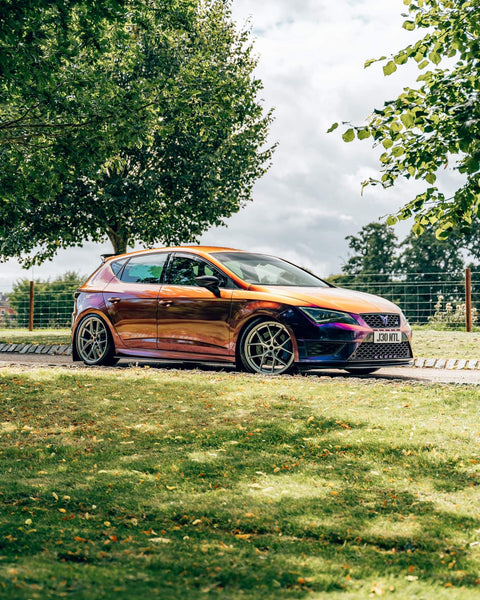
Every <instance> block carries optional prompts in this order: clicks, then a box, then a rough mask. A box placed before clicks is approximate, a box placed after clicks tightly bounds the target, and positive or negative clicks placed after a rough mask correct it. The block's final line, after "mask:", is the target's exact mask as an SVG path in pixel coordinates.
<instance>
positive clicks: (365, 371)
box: [345, 367, 380, 375]
mask: <svg viewBox="0 0 480 600" xmlns="http://www.w3.org/2000/svg"><path fill="white" fill-rule="evenodd" d="M379 370H380V367H374V368H371V369H345V371H347V372H348V373H350V375H370V374H371V373H375V371H379Z"/></svg>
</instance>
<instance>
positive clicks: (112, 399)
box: [0, 368, 480, 600]
mask: <svg viewBox="0 0 480 600" xmlns="http://www.w3.org/2000/svg"><path fill="white" fill-rule="evenodd" d="M472 390H473V391H472ZM0 397H1V404H0V408H1V418H0V431H1V437H0V460H1V465H2V487H1V491H0V595H1V596H3V597H5V598H9V600H11V599H17V598H18V599H27V598H28V599H31V598H42V599H43V598H49V599H50V598H60V597H68V598H74V599H82V600H89V599H91V600H94V599H95V600H98V599H103V598H112V599H113V598H115V599H133V598H141V597H142V596H143V597H145V598H162V599H174V598H175V599H178V598H181V597H185V598H188V599H189V600H191V599H196V598H205V597H212V598H217V597H218V598H229V599H230V598H241V597H249V598H255V599H256V598H258V599H261V600H264V599H270V598H271V599H276V600H279V599H283V598H322V599H324V598H329V599H332V600H336V599H343V600H346V599H353V598H355V599H357V598H369V597H372V596H376V595H381V594H387V595H388V597H397V598H402V599H403V598H413V597H416V598H436V599H443V598H450V599H451V598H467V597H468V598H474V597H475V598H476V597H480V589H479V588H480V576H479V573H480V487H479V484H480V468H479V462H478V461H480V448H479V440H480V437H479V435H480V426H479V425H478V400H479V393H478V392H477V391H476V389H474V388H471V387H469V388H463V387H460V386H458V387H454V386H450V387H448V386H443V387H442V386H423V385H420V384H405V383H381V382H375V383H374V382H372V381H369V380H356V381H351V380H350V381H349V380H338V379H335V380H332V379H329V378H326V377H325V378H321V377H320V378H319V377H314V376H307V377H300V376H297V377H278V378H274V379H271V378H261V377H254V376H248V375H239V374H227V373H219V372H210V373H198V372H195V371H193V372H191V371H189V372H179V371H174V370H172V371H153V370H149V369H132V370H124V371H113V370H95V369H90V370H86V369H83V370H75V371H63V370H60V369H56V370H55V369H52V370H41V369H31V370H27V371H21V370H20V369H17V370H16V369H11V368H8V369H7V368H5V369H2V370H1V371H0Z"/></svg>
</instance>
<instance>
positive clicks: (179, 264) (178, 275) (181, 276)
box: [165, 256, 228, 287]
mask: <svg viewBox="0 0 480 600" xmlns="http://www.w3.org/2000/svg"><path fill="white" fill-rule="evenodd" d="M202 275H214V276H215V277H218V278H219V279H220V287H227V285H228V278H227V277H226V276H225V275H223V273H221V272H220V271H218V270H217V269H215V267H212V266H210V265H209V264H208V263H206V262H205V261H203V260H202V259H197V258H193V257H192V258H189V257H187V256H175V257H174V258H173V260H172V261H171V262H170V266H169V268H168V274H167V279H166V282H165V283H169V284H171V285H198V284H197V282H196V281H195V277H200V276H202Z"/></svg>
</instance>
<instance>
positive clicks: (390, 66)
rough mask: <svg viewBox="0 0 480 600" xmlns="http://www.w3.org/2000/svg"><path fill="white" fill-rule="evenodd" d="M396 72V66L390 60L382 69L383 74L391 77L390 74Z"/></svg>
mask: <svg viewBox="0 0 480 600" xmlns="http://www.w3.org/2000/svg"><path fill="white" fill-rule="evenodd" d="M396 70H397V65H396V64H395V61H393V60H391V61H390V62H388V63H387V64H386V65H385V66H384V67H383V74H384V75H391V74H392V73H395V71H396Z"/></svg>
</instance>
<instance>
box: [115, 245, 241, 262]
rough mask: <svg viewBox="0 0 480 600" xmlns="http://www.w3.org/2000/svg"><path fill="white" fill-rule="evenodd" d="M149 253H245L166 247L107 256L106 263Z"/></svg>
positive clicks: (225, 249)
mask: <svg viewBox="0 0 480 600" xmlns="http://www.w3.org/2000/svg"><path fill="white" fill-rule="evenodd" d="M151 252H193V253H194V254H211V253H213V252H245V250H237V249H236V248H224V247H222V246H168V247H165V248H147V249H146V250H135V251H133V252H126V253H125V254H113V255H111V256H108V258H107V259H106V260H107V261H111V260H118V259H119V258H124V257H127V256H136V255H141V254H148V253H151Z"/></svg>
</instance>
